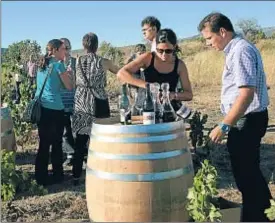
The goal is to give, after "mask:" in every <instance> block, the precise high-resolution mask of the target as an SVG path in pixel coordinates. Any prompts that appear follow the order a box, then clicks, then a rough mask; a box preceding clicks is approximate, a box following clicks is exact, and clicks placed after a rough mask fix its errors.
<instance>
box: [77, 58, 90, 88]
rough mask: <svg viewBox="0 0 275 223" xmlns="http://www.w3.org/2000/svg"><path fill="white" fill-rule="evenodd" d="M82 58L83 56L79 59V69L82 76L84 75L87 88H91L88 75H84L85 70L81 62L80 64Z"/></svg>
mask: <svg viewBox="0 0 275 223" xmlns="http://www.w3.org/2000/svg"><path fill="white" fill-rule="evenodd" d="M80 58H81V56H80V57H79V58H78V64H79V68H80V71H81V74H82V76H83V78H84V79H85V81H86V82H87V87H89V88H90V86H89V81H88V78H87V77H86V75H85V74H84V71H83V69H82V66H81V62H80Z"/></svg>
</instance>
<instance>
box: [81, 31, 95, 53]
mask: <svg viewBox="0 0 275 223" xmlns="http://www.w3.org/2000/svg"><path fill="white" fill-rule="evenodd" d="M82 45H83V47H84V49H85V50H87V51H88V52H89V53H95V52H96V51H97V48H98V38H97V35H96V34H95V33H87V34H86V35H84V36H83V38H82Z"/></svg>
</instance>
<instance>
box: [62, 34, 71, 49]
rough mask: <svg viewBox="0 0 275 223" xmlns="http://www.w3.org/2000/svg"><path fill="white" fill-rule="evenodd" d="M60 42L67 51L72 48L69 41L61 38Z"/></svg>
mask: <svg viewBox="0 0 275 223" xmlns="http://www.w3.org/2000/svg"><path fill="white" fill-rule="evenodd" d="M60 40H61V41H62V42H63V43H64V45H65V47H66V49H67V50H68V49H71V48H72V45H71V42H70V40H69V39H67V38H64V37H63V38H61V39H60Z"/></svg>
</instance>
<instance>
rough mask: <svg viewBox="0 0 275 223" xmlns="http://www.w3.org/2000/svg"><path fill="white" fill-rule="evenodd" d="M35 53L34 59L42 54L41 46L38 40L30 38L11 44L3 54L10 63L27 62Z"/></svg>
mask: <svg viewBox="0 0 275 223" xmlns="http://www.w3.org/2000/svg"><path fill="white" fill-rule="evenodd" d="M30 55H33V59H34V60H38V58H39V56H40V55H41V46H40V45H39V44H38V43H37V42H36V41H31V40H29V39H27V40H22V41H20V42H15V43H13V44H11V45H10V46H9V47H8V49H7V50H6V52H5V53H4V55H3V58H4V60H5V62H6V63H8V64H16V63H19V64H24V65H25V64H26V63H27V62H28V60H29V58H30Z"/></svg>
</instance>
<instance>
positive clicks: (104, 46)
mask: <svg viewBox="0 0 275 223" xmlns="http://www.w3.org/2000/svg"><path fill="white" fill-rule="evenodd" d="M98 51H99V54H100V55H101V56H103V57H105V58H107V59H109V60H111V61H113V63H114V64H116V65H118V66H123V63H124V56H125V54H124V53H123V52H122V51H121V50H120V49H118V48H117V47H113V46H112V45H111V43H107V42H106V41H103V42H102V43H101V44H100V46H99V48H98Z"/></svg>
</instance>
